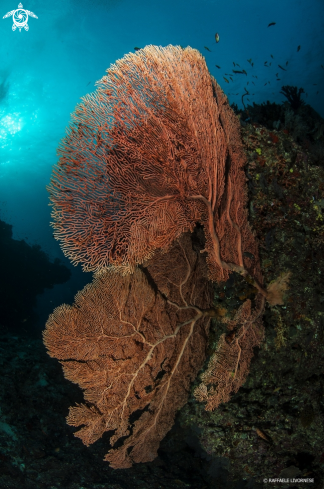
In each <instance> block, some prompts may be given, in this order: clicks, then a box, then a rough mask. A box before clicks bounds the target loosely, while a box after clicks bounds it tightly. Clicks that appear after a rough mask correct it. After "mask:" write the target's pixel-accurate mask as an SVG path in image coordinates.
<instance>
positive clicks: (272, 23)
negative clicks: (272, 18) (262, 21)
mask: <svg viewBox="0 0 324 489" xmlns="http://www.w3.org/2000/svg"><path fill="white" fill-rule="evenodd" d="M271 25H276V23H275V22H270V24H269V25H268V27H270V26H271Z"/></svg>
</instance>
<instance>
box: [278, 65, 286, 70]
mask: <svg viewBox="0 0 324 489" xmlns="http://www.w3.org/2000/svg"><path fill="white" fill-rule="evenodd" d="M278 66H279V68H280V69H281V70H284V71H287V70H286V69H285V68H283V67H282V66H280V65H278Z"/></svg>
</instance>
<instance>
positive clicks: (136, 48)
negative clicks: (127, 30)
mask: <svg viewBox="0 0 324 489" xmlns="http://www.w3.org/2000/svg"><path fill="white" fill-rule="evenodd" d="M140 49H142V48H138V47H136V46H135V48H134V50H135V51H139V50H140Z"/></svg>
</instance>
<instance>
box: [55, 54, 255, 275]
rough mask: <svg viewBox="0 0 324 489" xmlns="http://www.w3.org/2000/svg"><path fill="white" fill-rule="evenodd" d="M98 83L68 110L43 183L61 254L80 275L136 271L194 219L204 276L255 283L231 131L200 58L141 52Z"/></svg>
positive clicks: (240, 159) (240, 156)
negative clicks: (202, 242)
mask: <svg viewBox="0 0 324 489" xmlns="http://www.w3.org/2000/svg"><path fill="white" fill-rule="evenodd" d="M97 85H98V87H97V90H96V91H95V92H94V93H92V94H89V95H86V96H85V97H83V99H82V102H81V103H80V104H79V105H77V107H76V109H75V111H74V113H73V114H72V121H71V123H70V126H69V128H68V130H67V135H66V137H65V138H64V139H63V140H62V142H61V144H60V146H59V150H58V154H59V157H60V158H59V162H58V164H57V166H56V167H55V168H54V170H53V176H52V180H51V183H50V185H49V187H48V190H49V192H50V201H51V204H52V206H53V213H52V216H53V218H54V222H53V223H52V225H53V227H54V236H55V238H56V239H58V240H59V241H60V242H61V247H62V249H63V251H64V253H65V255H66V256H68V257H69V258H70V259H71V261H72V262H73V263H74V264H78V263H81V264H82V267H83V269H84V270H93V271H97V270H100V269H101V268H104V267H106V266H107V265H116V266H124V267H125V268H126V270H127V269H128V270H134V267H135V266H136V265H137V264H139V263H143V262H144V261H145V260H147V259H149V258H150V257H152V256H153V254H154V252H155V250H157V249H161V250H164V251H167V250H168V249H169V247H170V245H171V244H172V242H173V241H174V240H175V239H177V238H179V237H180V236H181V234H182V233H183V232H185V231H192V230H193V228H194V226H195V224H196V223H197V222H200V223H201V224H203V226H204V230H205V235H206V241H207V242H206V248H205V250H206V252H207V261H208V265H209V276H210V278H211V279H212V280H226V279H227V278H228V275H229V271H231V270H236V271H239V272H240V273H243V272H244V271H245V268H249V269H250V270H249V271H250V272H251V273H252V275H253V276H254V277H255V278H258V279H259V280H261V276H260V272H259V262H258V259H257V255H258V251H257V245H256V241H255V239H254V236H253V234H252V232H251V230H250V228H249V225H248V221H247V211H246V208H245V207H246V200H247V198H246V193H245V188H244V187H245V175H244V172H243V169H242V167H243V165H244V162H245V158H244V153H243V150H242V144H241V141H240V133H239V123H238V121H237V118H236V116H235V115H234V113H233V111H232V109H231V108H230V107H229V104H228V101H227V98H226V97H225V95H224V94H223V92H222V90H221V88H220V87H219V86H218V84H217V83H216V81H215V80H214V79H213V77H212V76H211V75H210V73H209V71H208V69H207V66H206V63H205V59H204V57H203V56H202V55H201V54H200V53H199V52H198V51H197V50H195V49H192V48H190V47H188V48H186V49H182V48H180V47H175V46H168V47H166V48H161V47H156V46H147V47H146V48H145V49H143V50H140V51H138V52H136V53H135V54H128V55H126V56H125V57H124V58H123V59H121V60H119V61H117V62H116V64H114V65H112V66H111V67H110V68H109V69H108V70H107V75H106V76H104V77H103V78H102V79H101V80H100V81H99V82H98V83H97ZM245 251H247V252H249V253H248V254H247V255H245V254H244V252H245ZM251 255H253V257H254V258H252V259H251Z"/></svg>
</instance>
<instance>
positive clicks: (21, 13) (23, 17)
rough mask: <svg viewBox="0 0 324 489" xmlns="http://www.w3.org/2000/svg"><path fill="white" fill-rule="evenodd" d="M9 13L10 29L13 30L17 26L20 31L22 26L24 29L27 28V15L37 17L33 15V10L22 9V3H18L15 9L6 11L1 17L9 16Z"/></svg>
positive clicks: (26, 29)
mask: <svg viewBox="0 0 324 489" xmlns="http://www.w3.org/2000/svg"><path fill="white" fill-rule="evenodd" d="M11 15H12V20H13V26H12V30H13V31H15V30H16V29H17V27H18V29H19V32H21V29H22V28H24V29H25V31H28V30H29V26H28V24H27V22H28V15H30V16H31V17H35V19H38V17H37V15H35V14H34V13H33V12H30V10H24V9H23V5H22V3H20V4H19V5H18V8H17V10H11V12H8V13H7V14H6V15H4V16H3V17H2V18H3V19H6V18H7V17H10V16H11Z"/></svg>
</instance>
